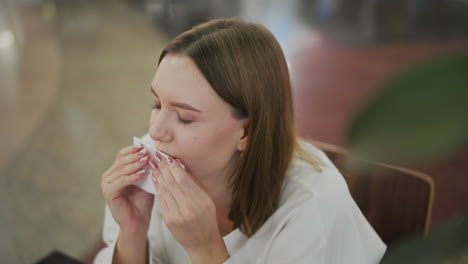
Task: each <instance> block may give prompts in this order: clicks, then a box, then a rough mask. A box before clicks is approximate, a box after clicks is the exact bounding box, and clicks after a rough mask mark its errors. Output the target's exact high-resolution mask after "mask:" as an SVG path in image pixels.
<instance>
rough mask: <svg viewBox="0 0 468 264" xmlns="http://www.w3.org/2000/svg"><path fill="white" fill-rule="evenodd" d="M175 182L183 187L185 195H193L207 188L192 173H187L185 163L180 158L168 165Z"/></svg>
mask: <svg viewBox="0 0 468 264" xmlns="http://www.w3.org/2000/svg"><path fill="white" fill-rule="evenodd" d="M168 167H169V170H170V171H171V174H172V175H173V178H174V180H175V182H176V183H177V185H178V186H180V188H182V190H183V192H184V193H185V195H187V196H190V197H192V196H193V195H195V196H196V194H197V193H199V192H201V191H204V192H206V188H205V187H204V186H203V185H201V184H200V183H199V182H198V181H197V180H196V179H195V178H194V177H193V176H192V175H190V174H189V173H187V171H186V170H185V166H184V164H183V163H182V162H181V161H180V160H175V162H174V161H172V162H171V164H170V165H168Z"/></svg>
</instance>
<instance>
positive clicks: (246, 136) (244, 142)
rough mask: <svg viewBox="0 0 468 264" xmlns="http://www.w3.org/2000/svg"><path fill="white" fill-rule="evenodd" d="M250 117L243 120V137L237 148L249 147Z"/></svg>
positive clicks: (242, 149) (240, 149) (241, 149)
mask: <svg viewBox="0 0 468 264" xmlns="http://www.w3.org/2000/svg"><path fill="white" fill-rule="evenodd" d="M248 124H249V119H248V118H245V119H243V120H242V129H241V133H240V134H241V138H240V139H239V143H238V144H237V150H239V151H241V152H242V151H244V150H245V148H246V147H247V142H248V140H249V130H248Z"/></svg>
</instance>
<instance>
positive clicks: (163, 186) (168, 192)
mask: <svg viewBox="0 0 468 264" xmlns="http://www.w3.org/2000/svg"><path fill="white" fill-rule="evenodd" d="M158 167H159V169H158V171H157V172H156V173H155V175H156V180H157V182H158V184H157V185H158V186H159V187H158V188H159V190H161V193H159V192H158V193H159V195H160V196H163V197H164V199H165V201H166V204H167V207H168V209H169V210H175V209H177V208H178V207H179V204H178V203H177V201H176V199H175V197H174V193H173V190H172V189H171V188H173V187H172V186H170V184H169V182H168V175H167V173H168V172H169V171H168V170H167V168H165V166H164V165H163V164H162V162H161V163H159V164H158Z"/></svg>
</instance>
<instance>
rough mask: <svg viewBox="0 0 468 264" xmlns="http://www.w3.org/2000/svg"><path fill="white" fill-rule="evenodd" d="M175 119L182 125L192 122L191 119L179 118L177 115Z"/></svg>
mask: <svg viewBox="0 0 468 264" xmlns="http://www.w3.org/2000/svg"><path fill="white" fill-rule="evenodd" d="M177 120H179V123H181V124H182V125H188V124H190V123H192V122H193V121H191V120H184V119H182V118H180V117H179V116H178V117H177Z"/></svg>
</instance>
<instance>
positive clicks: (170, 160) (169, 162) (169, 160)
mask: <svg viewBox="0 0 468 264" xmlns="http://www.w3.org/2000/svg"><path fill="white" fill-rule="evenodd" d="M166 162H167V164H169V165H171V164H172V162H174V160H173V159H172V158H171V157H167V158H166Z"/></svg>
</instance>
